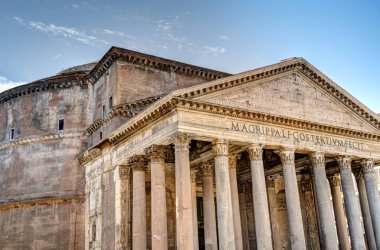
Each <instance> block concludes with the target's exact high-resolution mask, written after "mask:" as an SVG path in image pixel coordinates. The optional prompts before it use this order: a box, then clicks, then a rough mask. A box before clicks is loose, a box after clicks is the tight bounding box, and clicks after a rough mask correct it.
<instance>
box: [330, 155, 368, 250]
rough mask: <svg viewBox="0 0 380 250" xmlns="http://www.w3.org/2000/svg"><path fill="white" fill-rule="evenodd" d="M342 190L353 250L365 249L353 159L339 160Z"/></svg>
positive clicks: (343, 158)
mask: <svg viewBox="0 0 380 250" xmlns="http://www.w3.org/2000/svg"><path fill="white" fill-rule="evenodd" d="M337 161H338V165H339V170H340V178H341V181H342V190H343V195H344V205H345V207H346V213H347V220H348V228H349V230H350V237H351V246H352V249H353V250H356V249H365V248H366V245H365V241H364V233H363V228H362V225H361V221H360V217H361V212H360V208H359V204H358V201H357V198H356V194H355V187H354V182H353V179H352V172H351V158H350V157H339V158H338V159H337Z"/></svg>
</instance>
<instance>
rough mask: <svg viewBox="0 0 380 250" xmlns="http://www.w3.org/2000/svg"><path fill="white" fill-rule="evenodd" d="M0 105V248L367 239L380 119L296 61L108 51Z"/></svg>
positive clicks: (379, 210)
mask: <svg viewBox="0 0 380 250" xmlns="http://www.w3.org/2000/svg"><path fill="white" fill-rule="evenodd" d="M0 111H1V112H0V135H1V136H2V137H0V139H1V141H0V187H2V190H3V192H2V193H1V194H0V233H1V234H0V246H3V248H4V249H133V250H140V249H141V250H145V249H160V250H164V249H210V250H211V249H212V250H214V249H228V250H230V249H231V250H233V249H239V250H240V249H244V250H245V249H297V250H298V249H380V196H379V189H378V177H379V174H378V171H377V165H380V117H379V116H378V115H377V114H376V113H374V112H373V111H371V110H370V109H369V108H367V107H366V106H365V105H363V104H362V103H361V102H360V101H358V100H357V99H355V97H353V96H352V95H350V94H349V93H348V92H347V91H345V90H344V89H342V88H341V87H340V86H338V85H337V84H336V83H335V82H333V81H332V80H331V79H329V78H328V77H327V76H326V75H324V74H323V73H322V72H320V71H319V70H318V69H316V68H315V67H314V66H313V65H311V64H310V63H309V62H307V61H306V60H305V59H303V58H289V59H285V60H282V61H281V62H279V63H276V64H273V65H269V66H266V67H262V68H258V69H254V70H251V71H246V72H242V73H239V74H228V73H224V72H219V71H216V70H211V69H206V68H202V67H198V66H194V65H189V64H186V63H181V62H176V61H173V60H168V59H164V58H160V57H155V56H152V55H146V54H142V53H138V52H134V51H130V50H126V49H121V48H116V47H112V48H111V49H110V50H109V51H108V52H107V53H106V54H105V55H104V56H103V57H102V58H101V59H100V60H99V61H98V62H94V63H91V64H87V65H82V66H78V67H74V68H70V69H67V70H64V71H62V72H60V73H58V74H57V75H55V76H52V77H49V78H46V79H42V80H39V81H36V82H33V83H30V84H27V85H24V86H20V87H18V88H15V89H11V90H8V91H6V92H3V93H1V94H0Z"/></svg>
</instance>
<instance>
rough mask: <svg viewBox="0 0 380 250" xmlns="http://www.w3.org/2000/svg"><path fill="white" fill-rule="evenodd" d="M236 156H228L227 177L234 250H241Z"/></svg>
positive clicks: (241, 238)
mask: <svg viewBox="0 0 380 250" xmlns="http://www.w3.org/2000/svg"><path fill="white" fill-rule="evenodd" d="M238 158H239V157H238V156H237V155H230V156H229V158H228V160H229V163H228V165H229V175H230V185H231V200H232V213H233V219H234V233H235V247H236V250H243V237H242V233H241V220H240V207H239V192H238V184H237V175H236V165H237V160H238Z"/></svg>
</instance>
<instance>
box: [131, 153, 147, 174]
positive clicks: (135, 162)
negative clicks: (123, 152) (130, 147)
mask: <svg viewBox="0 0 380 250" xmlns="http://www.w3.org/2000/svg"><path fill="white" fill-rule="evenodd" d="M128 165H129V166H131V168H133V169H135V170H140V171H144V170H145V168H146V158H145V156H144V155H134V156H132V157H131V158H129V160H128Z"/></svg>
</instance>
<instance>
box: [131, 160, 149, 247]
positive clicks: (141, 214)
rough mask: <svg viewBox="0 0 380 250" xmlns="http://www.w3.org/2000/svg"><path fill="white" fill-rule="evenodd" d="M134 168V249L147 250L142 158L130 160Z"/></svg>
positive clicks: (143, 161)
mask: <svg viewBox="0 0 380 250" xmlns="http://www.w3.org/2000/svg"><path fill="white" fill-rule="evenodd" d="M130 164H131V165H132V167H133V184H132V185H133V187H132V188H133V191H132V192H133V194H132V195H133V198H132V213H133V218H132V249H134V250H135V249H136V250H146V248H147V242H146V240H147V238H146V193H145V171H144V168H145V160H144V159H143V157H142V156H135V157H132V158H131V159H130Z"/></svg>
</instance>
